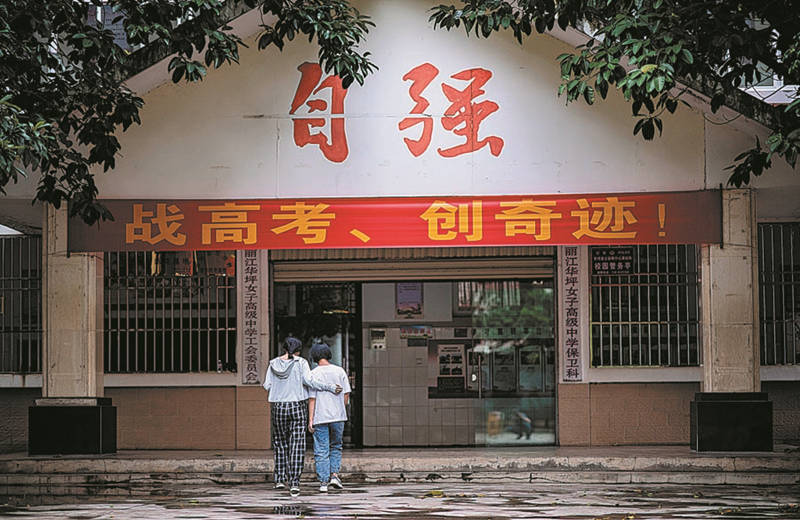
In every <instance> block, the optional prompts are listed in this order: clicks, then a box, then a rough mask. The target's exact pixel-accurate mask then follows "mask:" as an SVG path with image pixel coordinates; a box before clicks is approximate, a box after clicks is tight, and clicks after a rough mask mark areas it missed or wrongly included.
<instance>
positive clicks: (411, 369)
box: [363, 326, 475, 446]
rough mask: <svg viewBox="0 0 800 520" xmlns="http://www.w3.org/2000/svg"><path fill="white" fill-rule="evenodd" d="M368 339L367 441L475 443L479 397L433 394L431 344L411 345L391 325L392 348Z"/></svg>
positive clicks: (389, 341) (373, 443) (389, 340)
mask: <svg viewBox="0 0 800 520" xmlns="http://www.w3.org/2000/svg"><path fill="white" fill-rule="evenodd" d="M366 332H368V331H365V338H364V344H365V345H366V348H365V349H364V371H363V378H364V380H363V392H364V445H365V446H443V445H444V446H447V445H470V444H474V442H475V414H474V410H473V403H474V400H473V399H428V367H429V364H428V349H427V347H408V346H406V340H404V339H401V338H400V329H399V327H398V326H395V327H388V328H387V335H386V350H372V349H370V348H369V341H368V336H367V334H366Z"/></svg>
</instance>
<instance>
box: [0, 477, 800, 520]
mask: <svg viewBox="0 0 800 520" xmlns="http://www.w3.org/2000/svg"><path fill="white" fill-rule="evenodd" d="M301 489H302V494H301V496H300V497H298V498H290V497H289V495H288V493H287V492H286V491H285V490H284V491H276V490H273V489H272V487H271V486H270V485H268V484H252V485H240V486H213V487H203V486H200V487H192V488H185V489H183V490H182V492H181V493H180V494H177V495H167V496H147V497H135V498H133V497H131V498H127V499H110V498H99V497H89V498H81V499H76V503H73V504H61V505H51V506H46V505H41V506H31V507H28V506H24V505H20V506H5V507H2V506H0V516H7V517H9V518H20V519H36V520H45V519H56V518H58V519H63V518H74V519H87V520H88V519H114V520H150V519H153V520H156V519H158V520H173V519H176V520H177V519H187V518H203V519H255V518H259V519H261V518H305V519H315V518H324V519H327V520H335V519H349V520H354V519H359V520H367V519H382V520H394V519H407V518H414V519H423V520H425V519H441V518H449V517H458V518H462V519H471V518H476V519H477V518H481V519H483V518H492V519H493V520H506V519H523V518H525V519H527V518H558V519H573V520H582V519H587V520H589V519H593V520H600V519H602V520H623V519H625V520H632V519H637V520H643V519H693V520H702V519H709V518H721V517H723V518H737V519H743V518H749V519H752V518H772V519H790V518H792V519H796V518H800V507H799V506H798V500H799V499H800V493H799V491H800V490H798V487H797V486H796V485H795V486H767V487H760V486H759V487H755V486H731V485H728V486H709V485H691V486H689V485H662V484H659V485H652V484H646V485H623V486H620V485H606V484H567V485H561V484H559V485H557V484H541V483H520V482H498V483H475V482H461V483H452V484H451V483H445V484H441V483H408V482H406V483H394V484H363V483H353V482H348V481H345V489H344V490H343V491H338V492H331V493H328V494H324V495H323V494H320V493H318V492H317V490H316V489H317V487H316V485H313V484H311V483H303V484H302V485H301Z"/></svg>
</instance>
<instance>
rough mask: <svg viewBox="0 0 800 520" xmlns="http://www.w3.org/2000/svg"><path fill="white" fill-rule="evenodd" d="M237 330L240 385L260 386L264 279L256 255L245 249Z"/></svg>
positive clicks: (259, 260)
mask: <svg viewBox="0 0 800 520" xmlns="http://www.w3.org/2000/svg"><path fill="white" fill-rule="evenodd" d="M237 272H238V273H240V274H239V291H238V292H239V294H240V295H241V296H240V297H239V324H240V325H239V326H240V334H239V337H240V338H241V352H242V354H241V360H242V363H241V365H240V366H241V368H242V370H241V373H242V384H243V385H258V384H261V375H260V374H259V367H260V366H261V332H262V330H263V325H264V321H265V317H266V313H267V309H266V308H265V306H264V304H263V299H262V296H263V292H264V287H266V276H265V274H266V273H265V272H264V270H263V269H262V266H261V254H260V252H259V251H256V250H252V249H248V250H245V251H242V252H241V253H240V254H239V269H238V271H237Z"/></svg>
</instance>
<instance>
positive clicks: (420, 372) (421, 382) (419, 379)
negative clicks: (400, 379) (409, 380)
mask: <svg viewBox="0 0 800 520" xmlns="http://www.w3.org/2000/svg"><path fill="white" fill-rule="evenodd" d="M414 385H415V386H420V387H421V386H428V367H416V368H415V369H414Z"/></svg>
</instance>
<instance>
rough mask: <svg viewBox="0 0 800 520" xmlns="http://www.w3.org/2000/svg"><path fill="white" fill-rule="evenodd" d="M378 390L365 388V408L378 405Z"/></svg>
mask: <svg viewBox="0 0 800 520" xmlns="http://www.w3.org/2000/svg"><path fill="white" fill-rule="evenodd" d="M377 394H378V389H377V388H375V387H372V388H364V406H375V405H377V404H378V397H377Z"/></svg>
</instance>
